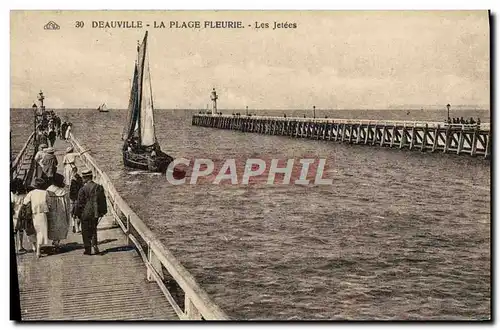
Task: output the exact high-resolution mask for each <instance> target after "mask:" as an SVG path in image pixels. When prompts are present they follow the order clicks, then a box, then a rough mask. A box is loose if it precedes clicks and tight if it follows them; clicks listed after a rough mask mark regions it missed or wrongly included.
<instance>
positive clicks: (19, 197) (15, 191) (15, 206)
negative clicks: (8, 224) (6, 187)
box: [10, 178, 26, 252]
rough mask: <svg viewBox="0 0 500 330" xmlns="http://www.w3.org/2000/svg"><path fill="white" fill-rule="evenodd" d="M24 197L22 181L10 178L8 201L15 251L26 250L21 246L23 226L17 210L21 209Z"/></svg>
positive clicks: (24, 190)
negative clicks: (10, 205)
mask: <svg viewBox="0 0 500 330" xmlns="http://www.w3.org/2000/svg"><path fill="white" fill-rule="evenodd" d="M25 197H26V189H25V187H24V185H23V181H22V180H21V179H18V178H16V179H14V180H12V182H11V187H10V202H11V204H12V210H13V214H12V221H13V228H14V235H15V240H16V251H17V252H24V251H26V250H25V249H24V247H23V232H24V226H23V224H22V221H21V220H20V219H19V211H20V210H21V207H22V205H23V201H24V198H25Z"/></svg>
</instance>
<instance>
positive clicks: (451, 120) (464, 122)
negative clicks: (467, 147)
mask: <svg viewBox="0 0 500 330" xmlns="http://www.w3.org/2000/svg"><path fill="white" fill-rule="evenodd" d="M446 122H447V123H448V124H462V125H474V124H476V125H478V126H479V125H481V119H480V118H479V117H478V118H477V121H475V120H474V118H472V117H470V119H464V117H460V118H458V117H456V118H455V117H454V118H450V117H448V120H447V121H446Z"/></svg>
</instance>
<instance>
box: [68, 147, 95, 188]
mask: <svg viewBox="0 0 500 330" xmlns="http://www.w3.org/2000/svg"><path fill="white" fill-rule="evenodd" d="M87 151H89V149H87V150H85V151H82V152H73V147H67V148H66V155H65V156H64V158H63V164H64V184H65V185H67V186H69V185H70V184H71V176H72V171H73V168H74V167H76V164H75V160H76V157H77V156H81V155H82V154H84V153H85V152H87Z"/></svg>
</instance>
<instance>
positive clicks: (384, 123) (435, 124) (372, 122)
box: [195, 114, 490, 130]
mask: <svg viewBox="0 0 500 330" xmlns="http://www.w3.org/2000/svg"><path fill="white" fill-rule="evenodd" d="M195 116H197V117H221V118H245V119H259V120H293V121H296V122H308V123H309V122H310V123H327V124H356V125H378V126H401V127H427V128H437V127H441V128H443V127H444V128H446V127H451V128H461V129H475V128H478V129H481V130H489V129H490V123H480V124H454V123H451V124H448V123H446V122H438V121H418V120H413V121H411V120H376V119H345V118H309V117H308V118H304V117H291V116H287V117H284V116H247V115H212V114H196V115H195Z"/></svg>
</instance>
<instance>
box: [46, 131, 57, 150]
mask: <svg viewBox="0 0 500 330" xmlns="http://www.w3.org/2000/svg"><path fill="white" fill-rule="evenodd" d="M48 139H49V144H50V146H51V147H53V146H54V143H55V142H56V130H55V128H53V127H51V128H49V135H48Z"/></svg>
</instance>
